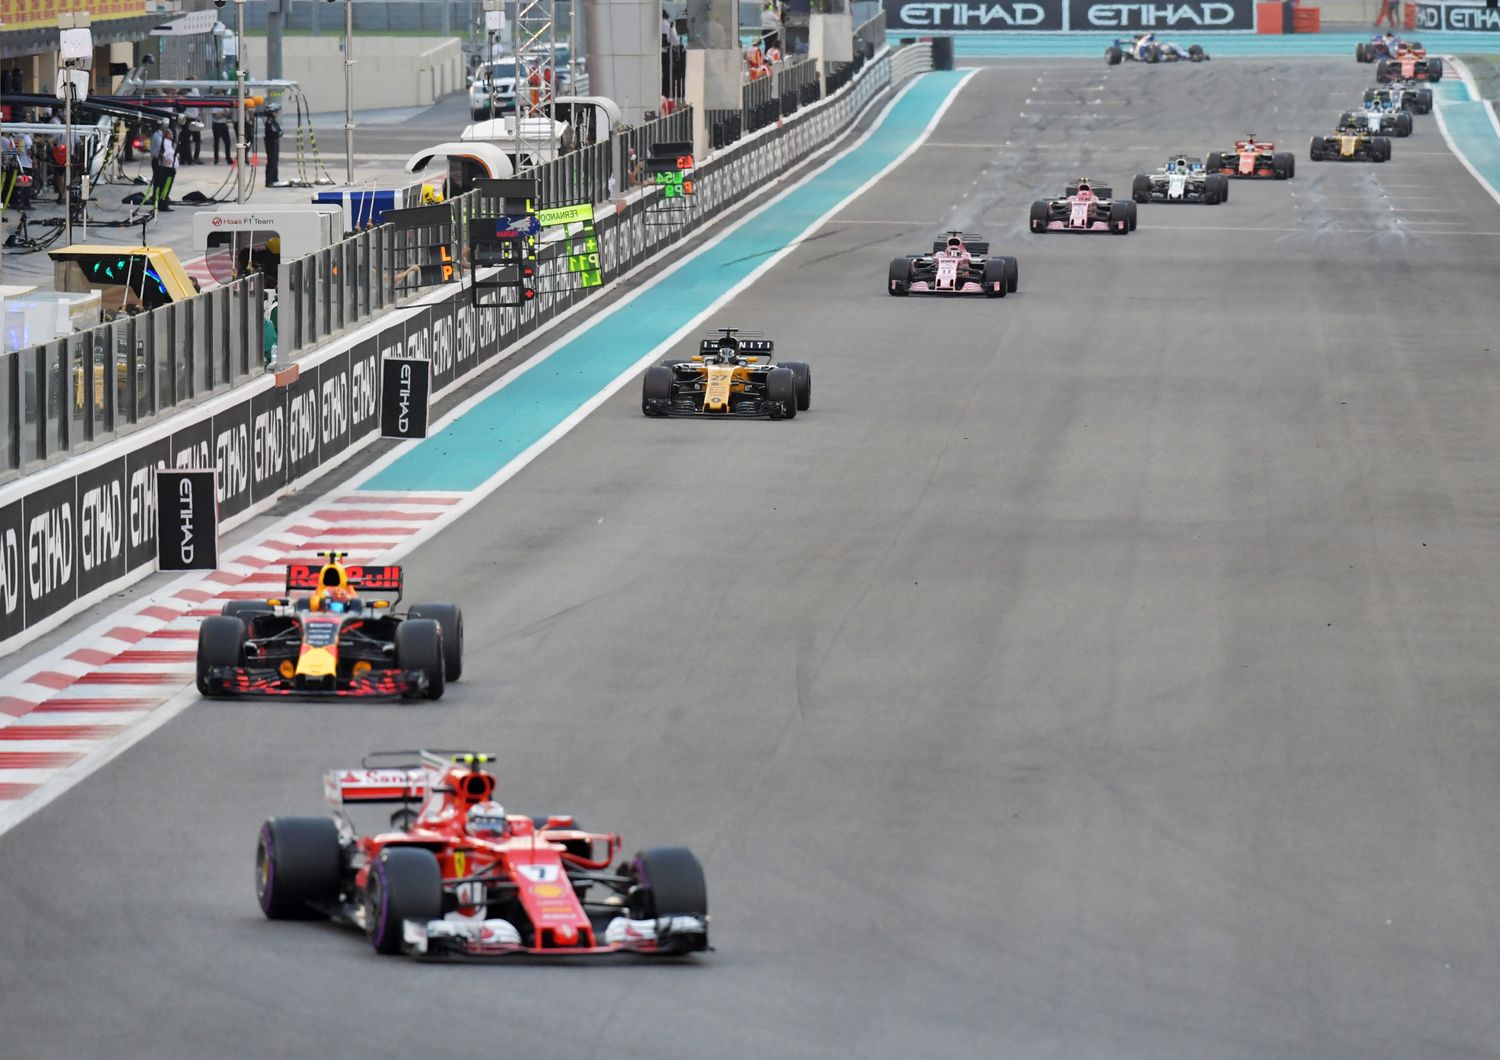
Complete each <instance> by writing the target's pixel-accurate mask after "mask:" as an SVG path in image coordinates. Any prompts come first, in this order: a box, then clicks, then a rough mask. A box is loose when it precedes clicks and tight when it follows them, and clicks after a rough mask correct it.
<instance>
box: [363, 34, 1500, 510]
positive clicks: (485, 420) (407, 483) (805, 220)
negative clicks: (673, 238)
mask: <svg viewBox="0 0 1500 1060" xmlns="http://www.w3.org/2000/svg"><path fill="white" fill-rule="evenodd" d="M1369 36H1370V34H1368V33H1316V34H1311V33H1309V34H1302V35H1296V34H1292V35H1283V36H1259V35H1254V34H1245V35H1213V34H1206V35H1205V43H1206V44H1207V46H1208V47H1209V52H1210V54H1211V55H1216V56H1223V57H1225V58H1232V57H1236V56H1240V57H1245V56H1262V57H1265V58H1273V57H1287V56H1303V55H1305V56H1308V57H1347V58H1348V60H1349V61H1350V62H1351V63H1352V62H1353V61H1354V42H1355V41H1357V40H1368V39H1369ZM1408 36H1414V35H1412V34H1408ZM1415 36H1416V37H1417V39H1419V40H1421V42H1422V43H1423V44H1424V45H1425V46H1426V47H1427V48H1428V49H1429V50H1431V51H1434V52H1450V53H1453V52H1464V51H1468V52H1480V51H1485V50H1487V48H1486V45H1488V46H1489V47H1493V45H1492V44H1489V41H1491V40H1493V38H1490V37H1488V35H1486V34H1468V33H1423V34H1420V35H1415ZM1112 39H1114V38H1113V35H1112V34H1089V33H1083V34H1067V35H1062V34H1016V33H996V34H960V35H958V36H957V39H956V42H955V43H956V48H955V51H956V52H957V54H958V56H959V57H960V58H982V57H987V56H1013V57H1023V56H1036V57H1050V58H1069V57H1086V56H1096V55H1097V56H1098V57H1099V61H1100V63H1101V64H1102V63H1103V61H1104V47H1105V45H1106V44H1108V43H1109V41H1110V40H1112ZM1210 61H1212V60H1210ZM962 76H963V71H955V72H951V73H933V74H926V75H924V76H923V77H921V78H919V79H918V80H917V82H916V84H915V85H914V86H913V88H912V89H911V91H909V92H908V93H907V94H906V95H905V96H903V97H902V98H901V100H900V101H899V102H898V103H897V104H896V105H895V106H894V107H893V108H892V109H891V110H890V112H889V113H887V114H886V116H885V118H884V120H883V121H881V123H880V125H879V126H878V127H877V128H876V130H875V132H874V133H873V135H871V137H870V138H869V139H868V140H866V141H865V142H864V143H863V144H861V145H860V146H859V147H858V148H856V149H855V150H854V151H852V152H851V153H849V154H848V155H845V156H844V157H843V158H841V159H839V161H838V162H836V163H834V165H832V166H831V167H829V168H828V169H826V170H824V171H823V172H821V173H819V174H818V175H817V176H816V177H814V178H813V179H812V180H811V181H809V182H808V183H806V184H804V185H802V186H801V187H799V188H797V189H796V190H795V191H793V192H792V193H791V194H790V195H788V196H787V197H786V198H785V199H783V200H782V201H781V202H780V203H778V204H777V205H776V207H775V208H774V209H772V210H768V211H767V212H765V213H763V214H761V215H760V217H759V218H757V219H756V221H755V222H754V223H753V224H748V225H745V226H743V227H741V228H739V229H736V230H735V231H734V232H733V233H731V234H730V235H729V236H728V237H727V238H725V239H724V240H723V241H722V242H720V243H719V244H718V245H716V246H714V247H713V248H712V249H710V250H708V251H707V252H705V253H704V254H702V255H701V256H700V257H698V258H697V259H696V260H694V261H693V262H691V263H690V264H688V265H687V266H685V267H684V268H682V269H679V270H678V271H677V272H676V273H674V274H673V275H672V276H671V277H669V278H668V279H667V280H665V281H663V282H661V283H659V284H657V285H656V286H655V287H652V288H650V289H648V290H647V291H645V292H644V293H643V294H641V295H640V296H638V297H637V298H636V299H635V301H633V302H631V303H630V304H628V305H626V306H624V307H623V308H621V309H619V310H616V312H615V313H614V314H613V315H612V316H609V317H606V318H604V319H602V320H600V321H597V322H595V323H592V324H587V325H585V326H584V327H583V328H581V329H580V330H579V331H578V332H576V333H575V334H574V335H573V336H572V338H570V339H569V340H568V341H567V343H566V344H565V345H564V346H562V347H561V348H559V349H558V350H556V351H554V352H553V354H552V356H551V357H549V358H548V359H547V360H545V361H543V362H542V363H540V364H538V365H537V366H536V367H534V368H532V369H530V370H529V371H527V372H525V373H523V374H522V375H520V376H517V377H516V378H515V379H514V380H513V381H512V382H511V383H510V384H509V385H507V386H505V387H503V388H501V389H500V390H498V391H496V392H495V393H493V394H491V395H490V396H489V397H488V398H486V399H485V400H484V401H482V402H480V403H479V404H478V405H476V406H475V407H474V408H472V409H470V410H469V411H468V412H466V413H464V415H462V416H460V417H459V418H458V419H457V420H455V421H454V422H453V423H451V424H449V425H448V426H447V427H445V428H443V429H442V430H441V431H439V432H437V433H436V434H434V435H433V436H432V437H431V438H427V439H425V440H424V441H422V442H420V443H418V444H417V445H416V446H414V447H413V448H411V449H410V450H408V451H407V452H405V453H403V454H402V455H401V457H399V458H398V459H397V460H396V461H394V462H393V463H392V464H390V465H389V466H387V467H386V468H384V469H383V470H381V471H380V472H379V473H377V474H376V475H374V476H373V477H372V478H370V479H369V480H368V481H366V482H365V483H364V484H363V486H362V487H361V488H362V489H366V490H383V491H390V490H454V491H457V490H470V489H474V488H476V487H478V486H479V485H480V484H481V483H483V482H484V481H485V480H486V479H488V478H489V477H490V476H492V475H494V474H495V473H496V472H498V471H499V470H500V469H501V468H503V467H504V466H505V465H506V464H508V463H510V461H511V460H513V459H515V458H516V457H517V456H519V455H520V454H521V453H523V452H525V451H526V450H527V449H528V448H530V447H531V446H532V445H533V444H534V443H535V442H537V441H538V440H539V439H540V438H542V437H543V436H544V435H546V434H547V432H548V431H550V430H552V429H553V428H554V427H556V426H557V425H558V424H559V423H561V422H562V421H563V420H564V419H566V418H567V417H568V416H570V415H571V414H572V413H573V412H575V411H576V410H577V409H578V408H579V407H581V406H582V405H583V404H584V403H585V402H587V401H588V400H589V399H590V398H592V397H593V396H594V395H595V394H597V393H598V392H599V391H600V390H602V389H604V387H606V386H608V385H609V383H610V382H611V381H612V380H614V379H615V378H617V377H618V376H619V375H620V373H621V372H623V371H625V370H626V369H628V368H629V367H630V366H631V365H632V364H635V363H636V362H637V361H639V360H641V359H642V358H643V357H645V356H646V355H647V354H648V353H650V352H651V350H653V349H655V348H656V347H657V346H659V345H661V344H662V343H663V342H665V341H666V340H667V339H668V338H669V337H670V336H671V335H672V334H673V333H674V332H675V331H677V329H678V328H680V327H682V325H683V324H684V323H686V322H687V321H688V320H690V319H691V318H693V317H695V316H697V315H698V314H699V313H701V312H702V311H703V310H704V309H705V308H707V307H708V306H709V304H710V303H712V302H713V301H714V300H715V299H717V298H718V297H719V296H720V295H722V294H723V293H724V291H726V290H727V289H728V288H730V287H732V286H733V285H734V284H736V283H738V282H739V281H740V280H742V279H744V278H745V277H746V276H748V275H749V274H750V272H752V271H753V270H754V269H755V268H756V267H757V266H759V265H760V264H761V263H762V262H763V261H765V259H766V258H767V257H768V256H770V255H771V254H774V253H776V251H778V250H780V249H782V248H783V247H785V246H786V245H787V243H789V242H790V241H791V240H792V239H794V238H796V236H797V235H798V234H800V233H801V232H802V231H803V230H804V229H806V228H807V227H808V226H809V225H810V224H812V223H813V222H814V221H815V220H817V219H818V218H819V217H821V216H822V215H823V214H824V213H826V212H827V211H828V210H829V209H830V208H832V207H833V206H834V205H835V204H836V203H838V202H839V201H840V200H842V199H843V198H844V197H845V196H847V195H848V194H849V193H850V192H852V191H853V190H854V189H855V188H858V187H859V186H860V185H861V184H863V183H864V182H865V181H867V180H869V179H870V178H871V177H872V176H874V175H875V174H876V173H878V172H879V171H880V170H881V169H883V168H884V167H885V166H886V165H887V164H888V163H890V162H891V160H893V159H894V158H895V157H896V156H897V155H899V154H900V153H901V152H902V151H903V150H905V149H906V148H907V147H908V146H910V144H911V143H912V141H913V140H914V139H915V138H916V137H917V136H918V135H920V133H921V131H922V129H924V128H925V127H926V126H927V123H928V122H929V121H930V120H931V119H932V115H933V114H934V113H935V112H936V110H937V108H938V107H939V106H940V105H941V104H942V102H943V100H944V99H946V98H947V97H948V94H949V93H950V92H951V91H952V90H953V87H954V86H955V85H956V84H957V83H958V80H959V78H961V77H962ZM1373 82H1374V76H1373V68H1372V74H1371V83H1373ZM1435 88H1436V90H1437V94H1438V96H1439V97H1440V99H1441V100H1442V108H1443V118H1444V120H1445V121H1446V122H1447V123H1448V129H1449V132H1450V133H1451V134H1452V135H1453V137H1454V139H1455V140H1456V141H1457V142H1458V144H1459V145H1460V147H1461V148H1462V149H1463V152H1464V154H1465V155H1466V156H1467V157H1468V159H1469V161H1470V162H1471V163H1472V164H1473V165H1474V167H1475V168H1476V169H1478V170H1479V171H1480V172H1481V173H1483V174H1484V175H1485V177H1486V179H1488V180H1489V181H1490V183H1491V184H1493V185H1495V186H1496V187H1500V138H1497V137H1496V135H1495V130H1494V127H1493V126H1492V125H1491V124H1490V122H1489V119H1488V117H1487V116H1486V114H1485V108H1487V107H1488V106H1489V104H1488V103H1484V102H1479V101H1474V100H1472V99H1471V98H1470V96H1469V93H1468V90H1467V88H1466V87H1465V86H1464V84H1463V82H1462V81H1461V80H1460V79H1458V78H1456V77H1454V78H1451V79H1446V78H1445V79H1444V80H1443V81H1441V82H1439V83H1438V84H1437V85H1436V86H1435ZM743 323H746V324H748V325H749V326H751V327H754V326H755V322H754V321H745V322H743Z"/></svg>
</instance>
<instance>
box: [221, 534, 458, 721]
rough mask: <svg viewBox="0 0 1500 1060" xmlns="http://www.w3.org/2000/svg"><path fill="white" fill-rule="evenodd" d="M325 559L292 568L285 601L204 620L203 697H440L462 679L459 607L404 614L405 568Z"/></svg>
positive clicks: (230, 609)
mask: <svg viewBox="0 0 1500 1060" xmlns="http://www.w3.org/2000/svg"><path fill="white" fill-rule="evenodd" d="M319 555H320V556H322V557H323V558H324V559H325V560H326V562H324V563H322V564H321V565H320V564H316V563H293V564H291V565H290V566H289V567H287V570H286V591H287V596H286V598H284V599H272V600H231V601H230V602H229V603H227V604H225V605H224V608H223V611H222V613H220V614H218V615H214V616H211V617H209V618H205V619H204V620H203V624H202V625H201V626H199V627H198V691H199V692H201V693H202V694H203V695H205V696H353V697H377V698H379V697H389V698H395V697H406V698H418V697H420V698H426V699H437V698H438V697H439V696H441V695H442V694H443V686H444V684H445V683H446V682H447V681H456V680H458V678H459V676H460V675H461V674H462V673H463V652H464V640H463V637H464V628H463V615H462V614H461V613H460V612H459V609H458V608H457V607H456V606H454V605H453V604H414V605H412V606H411V607H410V608H408V609H407V611H406V613H405V614H401V613H398V612H397V611H396V610H395V605H396V604H398V603H400V601H401V568H400V567H393V566H383V567H371V566H356V565H353V564H347V563H345V562H343V561H344V558H345V557H346V556H347V555H348V553H346V552H320V553H319ZM294 593H308V594H309V595H306V596H293V594H294ZM362 593H368V594H387V595H390V594H394V597H395V599H386V598H382V599H369V600H367V599H364V598H363V596H362V595H361V594H362Z"/></svg>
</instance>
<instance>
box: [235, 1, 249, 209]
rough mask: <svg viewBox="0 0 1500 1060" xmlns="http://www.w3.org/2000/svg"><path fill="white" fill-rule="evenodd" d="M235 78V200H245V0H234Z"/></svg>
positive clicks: (246, 146) (246, 147) (241, 201)
mask: <svg viewBox="0 0 1500 1060" xmlns="http://www.w3.org/2000/svg"><path fill="white" fill-rule="evenodd" d="M234 42H235V43H234V80H235V95H236V96H237V97H238V101H239V106H237V107H236V108H235V111H236V112H237V114H238V119H237V122H236V128H237V130H238V133H239V143H237V144H236V145H235V148H234V191H235V202H239V203H243V202H244V201H245V163H246V155H247V149H248V147H249V144H247V143H246V142H245V0H234Z"/></svg>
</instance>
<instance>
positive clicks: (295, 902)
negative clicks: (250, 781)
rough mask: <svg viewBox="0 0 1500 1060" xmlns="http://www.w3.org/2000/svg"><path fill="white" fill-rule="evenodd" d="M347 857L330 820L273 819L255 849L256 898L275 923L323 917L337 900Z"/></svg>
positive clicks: (319, 818) (264, 827) (264, 829)
mask: <svg viewBox="0 0 1500 1060" xmlns="http://www.w3.org/2000/svg"><path fill="white" fill-rule="evenodd" d="M343 868H344V852H343V847H342V846H341V845H340V844H339V828H338V825H337V824H336V823H335V822H334V820H333V818H331V817H272V818H271V819H270V820H268V821H266V822H265V823H264V824H263V825H261V826H260V838H259V840H258V841H257V842H256V844H255V897H256V899H257V900H258V901H259V902H260V910H261V912H263V913H265V914H266V916H267V917H268V918H269V919H271V920H297V919H301V918H303V917H310V916H320V915H322V914H321V913H319V911H318V910H317V909H316V908H315V906H316V905H317V904H318V903H332V902H335V901H337V900H338V896H339V887H340V885H341V883H342V881H343Z"/></svg>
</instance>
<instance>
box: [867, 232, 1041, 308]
mask: <svg viewBox="0 0 1500 1060" xmlns="http://www.w3.org/2000/svg"><path fill="white" fill-rule="evenodd" d="M1020 278H1021V269H1020V265H1019V264H1018V263H1017V261H1016V259H1015V258H1011V257H1006V256H1004V255H1000V254H996V255H991V254H990V245H989V242H988V241H987V240H984V239H982V238H980V237H979V236H972V235H968V236H966V235H964V234H963V233H962V232H949V233H948V237H947V238H946V239H939V240H935V241H934V242H933V244H932V253H930V254H906V255H903V256H902V257H899V258H894V259H892V261H891V268H890V277H889V279H888V280H887V282H886V292H887V293H888V294H890V295H892V296H893V297H897V298H901V297H904V296H906V295H908V294H982V295H985V296H987V297H989V298H1004V297H1005V296H1006V294H1008V293H1010V292H1013V291H1014V290H1015V289H1016V288H1017V287H1018V286H1019V285H1020Z"/></svg>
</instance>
